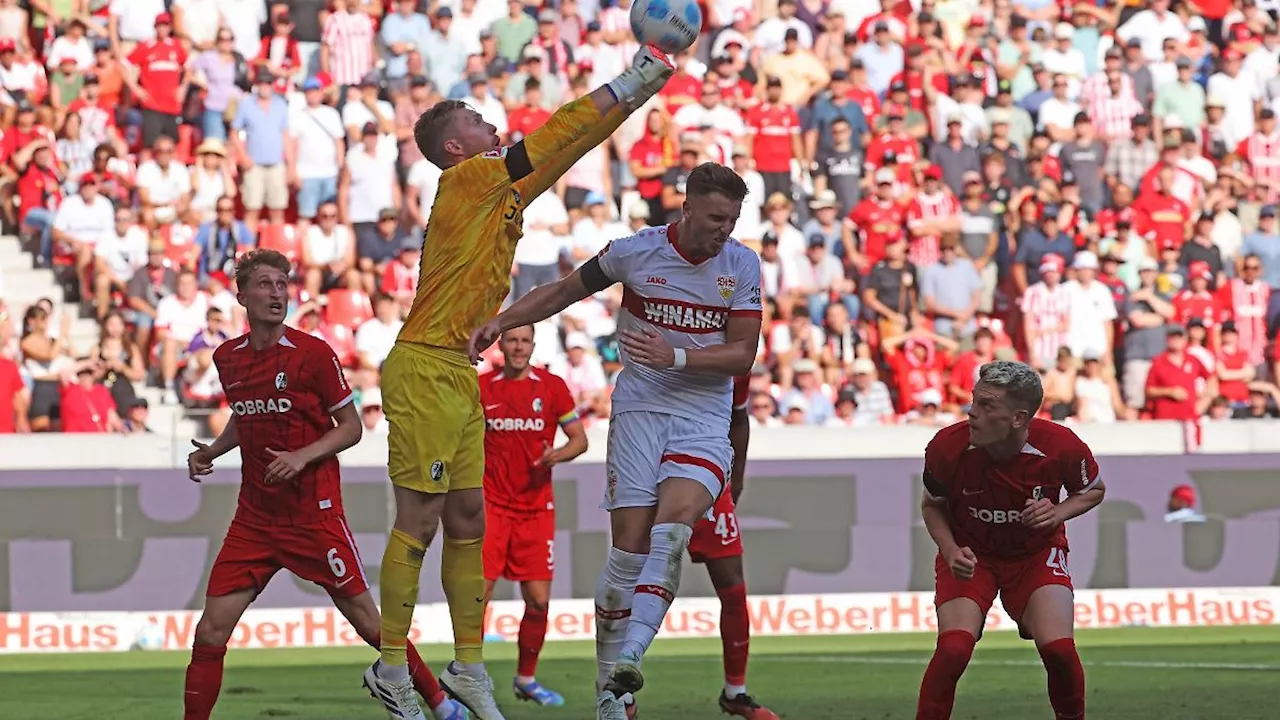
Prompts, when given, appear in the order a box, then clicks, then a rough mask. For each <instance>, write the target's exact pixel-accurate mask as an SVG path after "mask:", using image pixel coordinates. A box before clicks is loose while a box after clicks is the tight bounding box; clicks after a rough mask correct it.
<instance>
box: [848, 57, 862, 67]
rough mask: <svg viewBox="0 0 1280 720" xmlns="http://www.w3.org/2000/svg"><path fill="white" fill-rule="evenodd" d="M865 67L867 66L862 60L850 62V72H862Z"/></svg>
mask: <svg viewBox="0 0 1280 720" xmlns="http://www.w3.org/2000/svg"><path fill="white" fill-rule="evenodd" d="M865 67H866V65H865V64H864V63H863V62H862V58H854V59H852V60H850V61H849V69H850V70H861V69H863V68H865Z"/></svg>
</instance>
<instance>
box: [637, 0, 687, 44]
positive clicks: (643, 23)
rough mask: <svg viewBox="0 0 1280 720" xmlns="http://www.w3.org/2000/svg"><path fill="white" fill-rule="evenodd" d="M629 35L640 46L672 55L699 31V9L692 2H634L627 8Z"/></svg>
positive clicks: (642, 0) (684, 0) (679, 0)
mask: <svg viewBox="0 0 1280 720" xmlns="http://www.w3.org/2000/svg"><path fill="white" fill-rule="evenodd" d="M631 32H632V33H633V34H635V36H636V40H639V41H640V43H641V44H642V45H653V46H656V47H657V48H658V49H659V50H661V51H663V52H665V53H668V54H672V55H674V54H675V53H678V52H683V51H685V50H687V49H688V48H689V46H690V45H692V44H693V41H694V40H697V39H698V33H700V32H702V10H701V9H699V8H698V3H697V2H695V1H694V0H636V1H635V2H634V3H633V4H632V5H631Z"/></svg>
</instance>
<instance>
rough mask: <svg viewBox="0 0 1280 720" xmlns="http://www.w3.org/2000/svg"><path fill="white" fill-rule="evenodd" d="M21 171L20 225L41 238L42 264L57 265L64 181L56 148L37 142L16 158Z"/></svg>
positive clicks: (18, 190) (19, 192)
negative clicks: (56, 221) (56, 229)
mask: <svg viewBox="0 0 1280 720" xmlns="http://www.w3.org/2000/svg"><path fill="white" fill-rule="evenodd" d="M13 162H14V165H15V166H17V167H18V168H19V170H18V183H17V192H18V225H19V227H22V228H24V229H26V230H27V231H28V232H34V233H39V234H40V260H41V262H43V263H44V265H45V266H46V267H47V266H49V265H52V264H53V217H54V211H56V210H57V209H58V205H59V204H61V202H62V178H61V177H60V176H59V174H58V167H57V164H56V163H55V161H54V154H53V145H52V144H51V143H50V142H49V141H47V140H43V139H41V140H37V141H35V142H33V143H31V144H30V145H27V146H26V147H25V148H23V149H22V150H19V151H18V152H17V153H16V154H15V155H14V156H13Z"/></svg>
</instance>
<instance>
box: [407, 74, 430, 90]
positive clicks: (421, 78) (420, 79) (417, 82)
mask: <svg viewBox="0 0 1280 720" xmlns="http://www.w3.org/2000/svg"><path fill="white" fill-rule="evenodd" d="M430 85H431V81H430V80H428V79H427V76H426V75H414V76H413V78H412V79H410V80H409V86H410V87H429V86H430Z"/></svg>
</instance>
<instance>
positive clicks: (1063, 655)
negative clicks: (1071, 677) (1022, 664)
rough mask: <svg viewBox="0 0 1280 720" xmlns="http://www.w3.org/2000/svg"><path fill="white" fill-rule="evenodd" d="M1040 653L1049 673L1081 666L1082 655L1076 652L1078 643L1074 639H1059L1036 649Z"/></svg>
mask: <svg viewBox="0 0 1280 720" xmlns="http://www.w3.org/2000/svg"><path fill="white" fill-rule="evenodd" d="M1036 649H1037V650H1038V651H1040V660H1041V661H1042V662H1044V667H1045V669H1046V670H1048V671H1049V672H1051V673H1052V672H1058V671H1062V670H1067V669H1070V668H1071V667H1073V666H1075V665H1079V664H1080V655H1079V653H1077V652H1076V641H1075V640H1074V639H1072V638H1069V637H1066V638H1059V639H1057V640H1054V641H1053V642H1050V643H1045V644H1043V645H1039V646H1037V647H1036Z"/></svg>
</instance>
